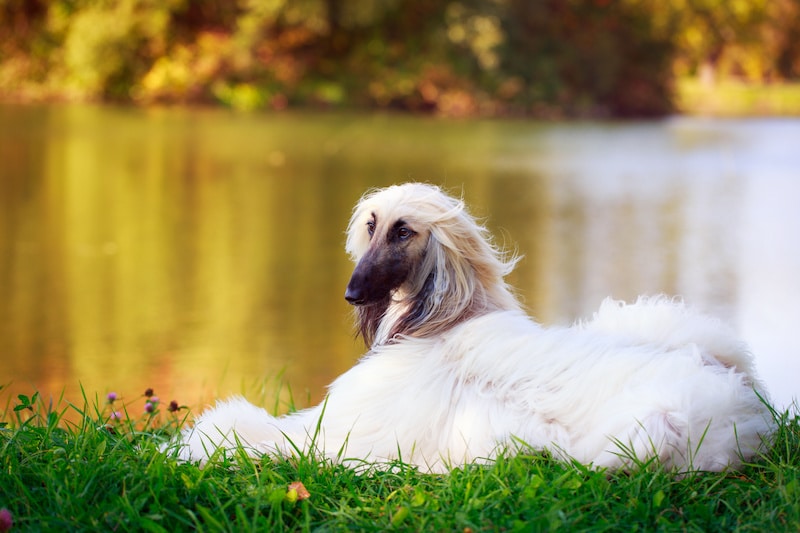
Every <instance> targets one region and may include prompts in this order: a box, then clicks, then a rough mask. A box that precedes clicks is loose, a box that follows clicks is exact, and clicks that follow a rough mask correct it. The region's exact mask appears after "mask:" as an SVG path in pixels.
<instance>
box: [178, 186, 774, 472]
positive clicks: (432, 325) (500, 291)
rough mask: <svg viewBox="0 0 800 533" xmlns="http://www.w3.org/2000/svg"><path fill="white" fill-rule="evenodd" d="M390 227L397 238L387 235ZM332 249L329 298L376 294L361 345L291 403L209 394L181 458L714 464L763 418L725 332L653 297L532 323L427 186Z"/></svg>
mask: <svg viewBox="0 0 800 533" xmlns="http://www.w3.org/2000/svg"><path fill="white" fill-rule="evenodd" d="M405 225H407V226H408V228H410V229H413V231H414V233H413V238H411V237H408V236H409V233H405V232H404V234H405V235H406V237H404V238H403V239H401V240H398V239H397V238H395V237H392V238H390V234H391V233H390V232H392V231H396V230H394V228H398V227H403V228H404V229H405ZM387 228H389V229H387ZM391 235H398V233H394V234H391ZM345 247H346V250H347V252H348V253H349V254H350V256H351V258H352V259H353V260H354V261H355V262H356V263H357V266H356V269H355V271H354V274H353V277H352V279H351V285H352V286H351V285H348V289H347V292H346V293H345V296H346V297H348V298H349V300H350V301H351V302H353V303H355V304H368V303H369V302H371V301H373V300H376V301H374V302H372V303H371V304H369V305H361V306H360V307H357V309H356V319H357V328H358V331H359V332H360V334H361V335H362V336H363V338H364V341H365V342H366V343H367V345H368V348H369V350H368V352H367V354H366V355H365V356H364V357H363V358H362V359H361V360H360V361H359V362H358V364H356V365H355V366H354V367H352V368H351V369H350V370H348V371H347V372H345V373H344V374H342V375H341V376H339V377H338V378H337V379H336V380H335V381H334V382H333V383H332V384H331V385H330V387H329V389H328V394H327V397H326V399H325V401H324V402H323V403H322V404H320V405H318V406H316V407H312V408H309V409H306V410H304V411H298V412H295V413H291V414H288V415H285V416H281V417H274V416H272V415H270V414H269V413H267V412H266V411H264V410H263V409H260V408H258V407H256V406H254V405H252V404H250V403H248V402H247V401H245V400H244V399H242V398H233V399H230V400H227V401H223V402H219V403H218V404H217V405H216V406H215V407H214V408H212V409H209V410H207V411H206V412H205V413H203V414H202V415H201V416H200V417H199V418H198V419H197V420H196V422H195V425H194V427H193V428H189V429H185V430H184V431H183V432H182V435H181V438H180V439H179V440H178V441H177V442H175V443H174V447H175V450H176V452H177V453H178V455H179V456H180V457H181V458H183V459H187V460H200V461H206V460H208V457H210V456H212V455H213V454H215V453H228V452H232V450H236V449H237V447H238V446H239V445H243V446H244V447H245V449H246V450H247V451H248V452H249V453H251V454H253V455H258V454H264V453H267V454H275V455H279V456H290V455H293V454H296V453H313V454H318V455H320V456H322V457H325V458H328V459H330V460H331V461H336V462H343V463H346V464H355V465H356V466H358V465H364V464H365V463H369V462H376V463H381V462H387V461H394V460H398V459H402V460H403V461H405V462H407V463H409V464H413V465H416V466H418V467H419V468H420V469H422V470H425V471H431V472H447V471H448V470H449V469H451V468H454V467H457V466H459V465H463V464H465V463H473V462H481V461H490V460H492V458H493V457H495V456H496V454H497V453H498V452H500V451H502V450H507V451H508V452H514V451H515V450H517V449H519V448H520V443H524V446H530V447H533V448H536V449H547V450H549V451H550V452H551V453H552V454H553V455H554V456H556V457H559V458H561V459H564V460H575V461H580V462H582V463H585V464H591V465H593V466H595V467H609V468H619V467H624V468H633V467H635V466H636V465H639V464H643V463H646V462H647V461H648V460H649V459H650V458H654V459H657V460H658V461H660V462H661V464H663V465H664V466H666V467H668V468H674V469H676V470H678V471H685V470H688V469H707V470H721V469H723V468H726V467H728V466H731V465H732V466H736V465H739V464H741V462H742V461H743V460H745V461H747V460H750V459H752V458H753V457H754V456H755V455H756V454H757V453H758V451H759V449H760V448H761V447H762V446H763V444H764V442H765V440H766V439H768V438H769V435H770V434H771V432H772V431H773V430H774V427H775V424H774V419H773V418H772V415H771V411H770V408H769V406H768V404H767V403H766V402H765V400H766V399H767V398H768V397H767V395H766V392H765V389H764V387H763V385H762V383H761V382H760V381H759V380H758V378H757V376H756V373H755V365H754V363H753V359H752V356H751V354H750V353H749V352H748V350H747V348H746V346H744V344H743V343H742V342H741V341H739V340H738V338H737V337H736V335H735V334H734V333H733V331H732V330H731V329H730V328H729V327H727V326H725V325H724V324H722V323H721V322H720V321H718V320H716V319H713V318H710V317H707V316H705V315H701V314H699V313H697V312H695V311H693V310H691V309H690V308H688V307H686V306H685V305H683V303H682V302H680V301H677V300H672V299H668V298H666V297H652V298H645V297H642V298H639V299H638V300H637V301H636V302H634V303H631V304H624V303H623V302H618V301H614V300H611V299H607V300H605V301H604V302H603V303H602V304H601V306H600V308H599V310H598V311H597V313H595V315H594V317H593V318H592V319H591V320H589V321H586V322H581V323H578V324H576V325H575V326H573V327H569V328H566V327H543V326H541V325H540V324H537V323H536V322H534V321H533V320H532V319H531V318H530V317H528V316H527V315H526V314H525V313H524V312H523V310H522V309H521V306H520V304H519V303H518V301H517V299H516V298H515V297H514V295H513V293H512V291H511V289H510V288H509V287H508V285H507V284H506V282H505V280H504V278H505V276H506V275H507V274H508V273H509V272H510V271H511V269H512V268H513V267H514V265H515V264H516V262H517V257H516V256H515V255H513V254H507V253H505V252H503V251H502V250H501V249H500V248H499V247H498V246H496V245H495V244H494V243H493V242H492V240H491V238H490V236H489V234H488V232H487V231H486V228H485V227H483V226H482V225H481V224H479V223H478V222H476V220H475V219H474V218H473V217H472V216H471V215H470V214H469V213H468V212H467V211H466V209H465V207H464V203H463V201H462V200H460V199H458V198H454V197H452V196H449V195H447V194H445V193H443V192H442V191H441V190H440V189H438V188H437V187H434V186H430V185H424V184H418V183H411V184H405V185H400V186H394V187H389V188H386V189H380V190H375V191H371V192H369V193H367V194H366V195H365V196H364V197H363V198H362V199H361V201H359V202H358V204H357V205H356V207H355V209H354V210H353V213H352V217H351V219H350V222H349V224H348V228H347V239H346V245H345ZM362 259H364V261H363V262H362V261H361V260H362ZM390 267H391V268H390ZM387 273H388V274H387ZM370 275H374V276H375V277H372V278H370ZM375 279H377V280H378V281H375ZM354 280H355V281H354ZM386 292H388V294H385V293H386ZM367 295H368V296H367ZM524 446H523V447H524ZM217 450H220V452H217ZM350 458H352V459H353V462H352V463H349V462H348V460H349V459H350Z"/></svg>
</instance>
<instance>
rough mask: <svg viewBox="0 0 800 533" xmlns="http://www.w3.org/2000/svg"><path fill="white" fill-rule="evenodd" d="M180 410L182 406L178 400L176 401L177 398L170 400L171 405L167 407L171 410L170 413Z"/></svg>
mask: <svg viewBox="0 0 800 533" xmlns="http://www.w3.org/2000/svg"><path fill="white" fill-rule="evenodd" d="M178 410H180V406H179V405H178V402H176V401H175V400H172V401H171V402H169V407H167V411H169V412H170V413H175V412H177V411H178Z"/></svg>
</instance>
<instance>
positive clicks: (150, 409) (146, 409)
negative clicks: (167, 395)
mask: <svg viewBox="0 0 800 533" xmlns="http://www.w3.org/2000/svg"><path fill="white" fill-rule="evenodd" d="M155 410H156V404H154V403H150V402H147V403H146V404H144V412H145V413H152V412H153V411H155Z"/></svg>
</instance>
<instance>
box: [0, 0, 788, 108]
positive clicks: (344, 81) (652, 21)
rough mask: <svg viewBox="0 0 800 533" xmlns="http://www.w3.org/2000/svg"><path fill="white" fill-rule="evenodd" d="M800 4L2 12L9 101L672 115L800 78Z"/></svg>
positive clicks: (269, 2) (103, 1) (100, 6)
mask: <svg viewBox="0 0 800 533" xmlns="http://www.w3.org/2000/svg"><path fill="white" fill-rule="evenodd" d="M798 21H800V4H798V3H797V2H796V1H794V0H776V1H775V2H766V1H765V0H736V1H734V2H727V1H721V0H680V1H679V2H660V1H658V0H620V1H617V2H611V1H608V0H593V1H591V2H584V1H578V0H541V1H536V2H531V1H528V0H449V1H447V2H428V1H425V0H382V1H379V0H349V1H344V0H299V1H288V0H243V1H241V2H222V1H219V0H204V1H198V2H187V1H186V0H169V1H166V2H162V1H158V0H120V1H116V2H112V1H109V0H54V1H53V2H38V1H32V2H23V1H22V0H6V1H5V2H3V3H0V24H3V26H4V27H5V26H9V27H11V28H13V29H14V31H13V32H12V33H11V38H9V39H7V40H6V41H5V42H4V43H2V44H0V96H4V95H5V96H17V97H19V96H22V97H24V96H26V95H27V96H29V97H31V98H34V97H41V96H45V97H46V96H48V95H50V96H54V97H70V98H81V99H117V100H124V101H134V102H139V103H142V104H148V103H152V102H157V101H166V102H220V103H222V104H224V105H227V106H230V107H232V108H235V109H242V110H252V109H261V108H269V107H272V108H277V109H282V108H284V107H286V106H289V105H306V106H308V105H313V106H322V107H331V106H338V107H361V108H397V109H404V110H413V111H433V112H438V113H441V114H446V115H471V114H495V115H496V114H522V115H537V116H556V117H557V116H584V115H589V116H608V115H612V116H642V115H663V114H665V113H669V112H671V111H672V110H673V109H674V83H673V78H674V76H675V75H676V74H677V75H678V76H686V75H696V74H698V73H706V72H718V73H721V74H726V75H735V76H739V77H742V78H744V79H748V80H764V79H791V78H795V77H798V76H800V46H799V45H798V44H797V43H798V42H800V39H798V36H800V22H798Z"/></svg>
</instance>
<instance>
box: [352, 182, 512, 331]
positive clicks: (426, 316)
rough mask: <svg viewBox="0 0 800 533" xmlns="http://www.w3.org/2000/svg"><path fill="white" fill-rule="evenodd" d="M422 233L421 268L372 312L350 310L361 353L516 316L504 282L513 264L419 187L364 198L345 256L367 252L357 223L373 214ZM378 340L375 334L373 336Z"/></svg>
mask: <svg viewBox="0 0 800 533" xmlns="http://www.w3.org/2000/svg"><path fill="white" fill-rule="evenodd" d="M398 209H399V210H400V213H402V215H400V214H398V215H396V216H403V217H406V218H409V219H411V220H413V221H414V222H415V223H416V224H419V225H421V226H423V227H426V228H429V229H430V234H429V235H428V242H427V246H426V247H425V251H424V253H423V257H422V261H421V263H420V264H419V266H418V267H417V268H416V269H415V270H414V272H413V274H412V279H410V280H409V281H407V282H406V284H405V285H404V287H403V288H402V289H401V290H398V291H396V292H395V293H394V294H392V295H391V297H390V298H388V299H386V300H385V301H382V302H380V303H378V304H374V305H369V306H362V307H357V308H356V317H357V324H358V326H357V328H358V331H359V332H360V334H361V336H362V337H363V339H364V342H365V343H366V344H367V346H372V345H374V344H375V343H378V344H382V343H385V342H391V341H392V340H393V339H395V338H397V337H398V336H415V337H430V336H433V335H437V334H440V333H442V332H443V331H446V330H447V329H449V328H451V327H453V326H454V325H456V324H459V323H461V322H464V321H465V320H467V319H469V318H470V317H473V316H479V315H481V314H485V313H488V312H491V311H498V310H511V309H519V308H520V306H519V303H518V301H517V300H516V298H515V297H514V295H513V293H512V291H511V289H510V288H509V286H508V285H507V284H506V282H505V279H504V278H505V276H506V275H507V274H509V273H510V272H511V271H512V270H513V269H514V267H515V266H516V264H517V262H518V261H519V257H518V256H516V255H512V254H508V253H506V252H504V251H503V250H501V249H500V248H499V247H497V246H496V245H495V244H494V243H493V241H492V237H491V234H490V233H489V231H488V230H487V229H486V227H485V226H483V225H481V224H478V223H477V221H476V220H475V219H474V218H473V217H472V216H471V215H470V214H469V213H468V212H467V210H466V208H465V205H464V202H463V200H460V199H456V198H453V197H451V196H448V195H445V194H444V193H442V192H441V191H440V190H439V189H437V188H434V187H431V186H429V185H425V184H405V185H403V186H395V187H390V188H388V189H380V190H376V191H372V192H370V193H368V194H366V195H365V196H364V197H363V198H362V199H361V201H359V203H358V204H357V205H356V207H355V209H354V210H353V215H352V217H351V218H350V223H349V224H348V228H347V242H346V244H345V249H346V250H347V252H348V253H349V254H350V257H351V259H352V260H353V261H354V262H358V261H359V260H360V259H361V257H362V256H363V255H364V253H365V252H366V250H367V247H368V245H369V240H368V239H366V238H365V233H364V231H363V228H362V226H363V223H364V221H365V220H366V219H367V218H368V215H369V213H372V212H374V211H376V210H377V211H379V212H381V213H386V214H388V215H385V216H393V214H394V212H396V211H398ZM381 332H383V333H382V334H381Z"/></svg>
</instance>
